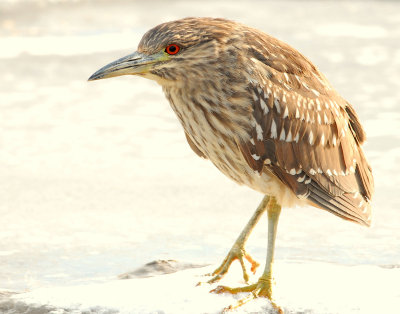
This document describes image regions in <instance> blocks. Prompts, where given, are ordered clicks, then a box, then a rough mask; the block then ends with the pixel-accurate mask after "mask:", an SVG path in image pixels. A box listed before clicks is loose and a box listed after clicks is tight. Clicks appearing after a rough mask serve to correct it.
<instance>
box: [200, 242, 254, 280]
mask: <svg viewBox="0 0 400 314" xmlns="http://www.w3.org/2000/svg"><path fill="white" fill-rule="evenodd" d="M244 259H246V260H247V261H248V262H249V263H250V264H251V268H250V270H251V272H252V273H253V274H255V272H256V269H257V267H258V266H259V265H260V264H259V263H257V262H256V261H255V260H254V259H253V258H252V257H251V256H250V254H248V253H247V252H246V250H245V249H244V247H243V245H239V244H237V243H235V244H234V245H233V247H232V248H231V250H230V251H229V253H228V255H227V256H226V257H225V259H224V261H223V262H222V264H221V265H220V266H219V267H218V268H217V269H216V270H214V271H213V272H212V273H211V274H208V275H210V276H214V277H213V278H211V279H210V280H208V281H207V282H208V283H210V284H211V283H214V282H217V281H219V280H221V279H222V278H223V277H224V276H225V275H226V273H227V272H228V270H229V267H230V266H231V264H232V262H233V261H235V260H239V262H240V265H241V266H242V271H243V279H244V281H245V282H248V281H249V275H248V273H247V270H246V266H245V264H244Z"/></svg>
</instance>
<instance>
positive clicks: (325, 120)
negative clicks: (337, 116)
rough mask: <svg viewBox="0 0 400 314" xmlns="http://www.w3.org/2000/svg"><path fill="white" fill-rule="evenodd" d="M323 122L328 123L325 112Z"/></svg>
mask: <svg viewBox="0 0 400 314" xmlns="http://www.w3.org/2000/svg"><path fill="white" fill-rule="evenodd" d="M324 122H325V124H328V123H329V120H328V117H327V115H326V113H325V112H324Z"/></svg>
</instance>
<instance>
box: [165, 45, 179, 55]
mask: <svg viewBox="0 0 400 314" xmlns="http://www.w3.org/2000/svg"><path fill="white" fill-rule="evenodd" d="M180 49H181V48H180V47H179V46H178V45H175V44H170V45H168V46H167V47H166V48H165V52H166V53H168V54H169V55H176V54H177V53H178V52H179V50H180Z"/></svg>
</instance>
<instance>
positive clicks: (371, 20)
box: [0, 1, 400, 313]
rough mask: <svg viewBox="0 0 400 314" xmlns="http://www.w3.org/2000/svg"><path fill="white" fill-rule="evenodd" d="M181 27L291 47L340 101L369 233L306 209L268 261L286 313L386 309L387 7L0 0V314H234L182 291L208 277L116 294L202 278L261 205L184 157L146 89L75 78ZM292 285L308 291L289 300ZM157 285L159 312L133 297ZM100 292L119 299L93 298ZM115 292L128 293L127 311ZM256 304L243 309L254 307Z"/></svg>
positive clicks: (399, 57)
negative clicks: (162, 26)
mask: <svg viewBox="0 0 400 314" xmlns="http://www.w3.org/2000/svg"><path fill="white" fill-rule="evenodd" d="M255 8H257V9H255ZM185 16H219V17H226V18H230V19H234V20H238V21H241V22H243V23H246V24H249V25H251V26H254V27H257V28H259V29H262V30H264V31H266V32H268V33H270V34H272V35H274V36H276V37H278V38H280V39H283V40H285V41H286V42H288V43H290V44H291V45H292V46H294V47H296V48H298V49H299V50H300V51H301V52H303V53H304V54H305V55H306V56H308V57H309V58H310V59H311V60H312V61H313V62H314V63H315V64H317V65H318V67H319V68H320V69H321V70H322V71H323V72H324V73H325V74H326V76H327V77H328V79H329V80H330V81H331V82H332V84H333V85H334V86H335V87H336V89H337V90H338V91H339V92H340V93H341V94H342V95H343V96H345V97H346V99H348V100H349V101H350V102H351V103H353V104H354V106H355V108H356V110H357V112H358V113H359V115H360V118H361V120H362V122H363V124H364V126H365V129H366V131H367V134H368V143H367V145H366V147H365V150H366V154H367V156H368V157H369V159H370V162H371V164H372V166H373V169H374V176H375V180H376V195H375V198H374V204H375V205H374V208H375V224H374V226H373V227H372V228H370V229H365V228H362V227H358V226H356V225H354V224H349V223H346V222H343V221H341V220H339V219H338V218H336V217H334V216H333V215H329V214H327V213H325V212H322V211H318V210H315V209H312V208H303V209H293V210H284V211H283V213H282V215H281V221H280V225H279V233H278V242H277V250H276V259H277V265H278V266H277V268H278V269H279V268H280V269H282V271H281V273H279V276H278V274H277V282H278V283H277V287H278V286H279V288H277V290H278V291H280V292H279V295H280V298H281V300H282V301H283V304H284V307H285V309H286V310H287V312H289V313H377V312H376V311H375V312H368V311H367V309H368V308H369V309H377V308H379V306H384V307H383V308H384V309H385V310H386V313H390V312H392V313H395V312H397V311H398V310H400V295H399V293H398V292H397V291H398V289H397V282H398V281H399V280H400V275H399V272H398V269H399V267H400V228H399V221H400V211H399V210H398V203H399V201H400V195H399V185H400V176H399V174H400V145H399V144H398V143H399V137H400V135H399V134H400V109H399V105H398V104H399V103H400V90H399V81H400V40H399V39H400V4H398V3H397V2H389V1H388V2H385V1H379V2H367V1H363V2H354V1H353V2H351V3H350V2H346V1H340V2H334V1H332V2H330V1H265V2H262V1H247V2H241V1H219V2H217V3H215V2H213V1H201V2H200V1H175V2H171V1H169V2H164V1H147V2H143V1H113V2H110V1H96V2H95V1H70V2H64V1H54V2H48V1H2V2H1V3H0V47H1V49H0V70H1V76H0V110H1V114H0V128H1V133H0V177H1V178H2V180H1V182H0V217H1V220H0V298H1V296H2V299H3V301H4V302H3V303H1V304H3V305H1V304H0V312H1V311H3V312H6V311H8V312H7V313H19V312H21V311H22V310H21V309H22V308H23V307H22V308H17V307H16V306H17V304H19V305H18V306H25V308H24V310H27V311H28V313H56V312H51V311H59V312H57V313H64V312H66V313H69V312H72V311H76V312H74V313H81V312H82V313H83V312H85V311H89V310H88V309H94V310H93V311H92V310H90V311H92V312H98V313H100V312H101V311H103V313H107V311H108V310H110V309H112V311H114V312H121V313H123V312H124V313H151V312H156V311H161V312H162V311H164V312H166V313H185V311H186V310H187V307H185V306H189V307H190V305H193V306H192V308H194V309H198V310H195V311H194V312H196V311H197V312H198V313H214V312H218V311H220V310H221V309H222V308H223V306H224V305H227V304H226V303H228V304H229V303H230V302H231V301H230V299H229V297H221V299H219V298H218V297H215V296H209V295H208V293H206V290H207V289H208V288H207V289H206V288H203V287H201V288H199V289H198V290H196V289H194V288H193V289H192V288H189V286H190V282H195V281H196V280H197V278H198V276H199V274H202V273H204V269H188V270H185V271H182V272H177V273H175V274H170V275H164V276H165V277H163V276H159V275H158V273H157V274H154V276H153V277H152V279H143V278H141V279H138V278H137V279H131V280H126V281H124V280H115V279H116V278H117V276H118V274H121V273H125V272H127V271H130V270H133V269H136V268H139V267H141V266H143V265H144V264H146V263H148V262H150V261H153V260H158V259H174V260H178V261H185V262H188V263H194V264H216V263H217V262H218V261H220V260H221V259H222V258H223V257H224V255H225V254H226V252H227V250H228V248H229V247H230V245H231V244H232V242H233V241H234V239H235V238H236V236H237V234H238V232H239V231H240V230H241V228H242V227H243V225H244V223H245V221H246V220H247V219H248V218H249V217H250V215H251V214H252V211H253V210H254V209H255V207H256V206H257V203H258V202H259V201H260V199H261V197H262V196H261V195H259V194H258V193H256V192H254V191H251V190H249V189H248V188H246V187H239V186H236V185H235V184H234V183H233V182H230V181H229V180H228V179H226V178H225V177H223V176H222V175H221V174H220V173H218V171H217V170H216V169H214V168H213V166H212V165H211V164H210V163H208V162H206V161H204V160H201V159H199V158H198V157H197V156H195V155H194V154H193V152H192V151H191V150H190V148H189V147H188V145H187V144H186V141H185V139H184V135H183V131H182V130H181V127H180V126H179V124H178V121H177V120H176V118H175V117H174V115H173V112H172V111H171V109H170V108H169V105H168V103H167V101H166V100H165V99H164V96H163V94H162V92H161V88H160V87H159V86H158V85H156V84H155V83H153V82H150V81H146V80H144V79H140V78H131V77H121V78H116V79H112V80H105V81H99V82H92V83H87V82H86V80H87V78H88V77H89V75H90V74H92V73H93V72H94V71H95V70H97V69H98V68H99V67H101V66H103V65H105V64H106V63H108V62H110V61H112V60H114V59H116V58H118V57H120V56H123V55H125V54H127V53H130V52H132V51H134V50H135V48H136V45H137V43H138V42H139V40H140V38H141V35H142V34H143V33H144V32H145V31H146V30H147V29H148V28H150V27H152V26H154V25H156V24H158V23H160V22H162V21H168V20H172V19H176V18H180V17H185ZM265 247H266V222H265V221H262V222H261V223H260V225H259V226H258V228H257V229H256V230H255V231H254V234H253V235H252V237H251V238H250V241H249V244H248V250H249V251H250V252H251V253H252V254H253V255H254V256H255V257H256V258H257V259H258V260H259V261H262V260H264V258H265ZM279 265H281V266H279ZM283 270H285V271H283ZM298 273H301V274H302V276H305V277H304V278H307V279H303V280H301V281H300V282H301V283H302V284H301V286H299V284H298V283H299V281H297V280H296V274H298ZM323 274H326V276H327V277H326V278H325V280H324V278H323V276H324V275H323ZM167 276H171V277H167ZM238 276H239V277H240V274H239V275H238ZM165 278H169V279H168V280H167V279H165ZM365 278H371V279H369V281H368V282H366V281H365V280H362V279H365ZM237 279H239V278H237ZM291 279H292V281H291ZM138 280H141V281H140V283H139V281H138ZM146 280H155V283H154V281H146ZM157 280H159V281H157ZM232 280H233V279H232ZM168 281H169V282H176V283H177V284H176V289H171V291H170V293H172V291H176V294H174V295H173V296H171V297H170V298H174V300H175V302H174V303H173V306H172V305H171V306H167V305H165V303H162V302H161V301H160V302H161V303H157V302H155V303H153V302H151V301H144V300H148V299H146V298H145V296H144V294H145V291H146V290H144V289H142V283H143V282H146V283H145V285H150V284H151V285H152V286H153V287H155V288H152V295H153V296H154V297H153V299H159V300H163V297H162V295H163V293H164V291H165V289H164V288H160V289H158V288H157V286H158V284H159V285H160V287H165V285H166V282H168ZM228 282H229V281H228ZM344 282H345V283H346V284H345V285H343V283H344ZM178 283H181V284H178ZM233 283H235V284H240V281H238V280H236V281H235V280H233ZM82 285H83V286H84V287H86V290H85V289H84V288H78V287H82ZM113 285H118V289H117V288H116V287H115V286H113ZM327 286H328V287H327ZM366 286H370V289H369V290H368V289H367V290H368V291H367V290H366V288H365V287H366ZM55 287H57V288H55ZM74 287H76V290H75V288H74ZM110 287H112V289H111V288H110ZM294 287H297V289H298V290H297V292H296V290H295V289H294ZM299 287H300V288H299ZM325 287H327V288H326V289H327V290H326V292H325V293H324V291H325V290H323V289H325ZM349 287H351V288H352V289H353V290H352V292H349V290H348V289H350V288H349ZM42 289H47V290H42ZM57 289H58V290H57ZM60 289H61V290H60ZM62 289H66V290H62ZM82 289H83V290H82ZM96 289H97V290H96ZM99 289H100V290H101V289H105V290H101V291H103V292H102V293H100V292H99V294H96V297H93V298H89V296H90V295H91V293H90V291H92V292H93V291H100V290H99ZM107 289H111V291H118V293H114V294H113V295H117V296H119V297H116V298H117V299H115V300H114V301H112V300H110V299H107V297H106V296H107V293H105V292H104V291H110V290H107ZM299 289H301V291H302V293H301V294H299V295H298V299H296V294H298V291H299ZM208 290H209V289H208ZM208 290H207V291H208ZM23 291H28V293H27V294H17V295H15V294H14V295H12V296H11V299H10V293H11V292H23ZM43 291H44V292H43ZM52 291H54V294H53V295H52ZM82 291H84V292H82ZM127 291H131V292H132V295H134V296H136V297H135V298H131V299H129V302H128V301H127V298H128V297H126V298H124V296H126V294H124V293H127ZM185 291H186V292H185ZM197 291H199V292H197ZM42 292H43V293H42ZM80 292H82V293H80ZM307 292H309V293H307ZM342 292H343V293H342ZM345 292H346V293H350V294H351V293H353V296H354V299H353V301H351V299H346V298H345V297H344V295H345ZM197 293H199V296H198V297H197ZM313 294H318V295H319V296H320V297H321V298H318V300H322V301H315V302H314V301H312V299H310V297H309V296H310V295H313ZM60 295H61V296H62V297H63V298H64V299H63V300H64V303H62V302H61V301H60V300H59V299H57V297H58V296H60ZM108 295H110V294H108ZM182 295H185V297H181V296H182ZM332 295H334V296H335V297H333V298H330V299H329V298H327V297H326V296H332ZM372 295H375V299H374V298H373V296H372ZM46 298H47V299H46ZM328 299H329V300H328ZM21 300H22V301H21ZM57 300H58V301H57ZM123 300H125V302H124V301H123ZM139 300H141V301H140V302H139ZM221 300H222V301H221ZM296 300H297V301H296ZM354 300H355V301H354ZM20 302H22V303H20ZM205 303H207V304H211V305H210V306H209V305H207V307H206V306H205V307H199V306H200V305H199V304H205ZM21 304H25V305H21ZM30 304H36V305H35V306H33V305H30ZM46 304H47V305H49V307H46V306H44V305H46ZM118 304H120V305H121V308H119V307H118ZM255 304H256V305H254V306H253V305H249V307H247V308H244V309H243V311H247V312H257V311H260V312H262V311H267V310H268V308H267V307H266V305H265V303H260V302H256V303H255ZM139 305H140V306H139ZM146 305H147V307H146ZM122 306H124V308H122ZM208 306H209V307H208ZM29 311H30V312H29ZM35 311H36V312H35ZM38 311H39V312H38ZM62 311H64V312H62ZM68 311H69V312H68ZM110 311H111V310H110ZM114 312H113V313H114ZM110 313H111V312H110Z"/></svg>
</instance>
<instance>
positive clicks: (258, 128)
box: [256, 122, 263, 141]
mask: <svg viewBox="0 0 400 314" xmlns="http://www.w3.org/2000/svg"><path fill="white" fill-rule="evenodd" d="M256 132H257V140H259V141H262V139H263V130H262V128H261V125H259V124H258V123H257V122H256Z"/></svg>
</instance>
